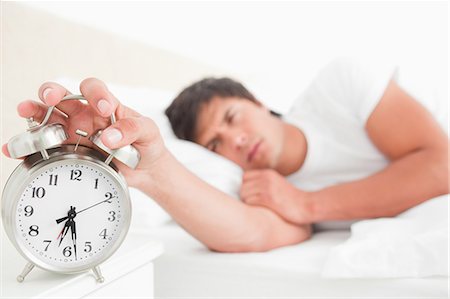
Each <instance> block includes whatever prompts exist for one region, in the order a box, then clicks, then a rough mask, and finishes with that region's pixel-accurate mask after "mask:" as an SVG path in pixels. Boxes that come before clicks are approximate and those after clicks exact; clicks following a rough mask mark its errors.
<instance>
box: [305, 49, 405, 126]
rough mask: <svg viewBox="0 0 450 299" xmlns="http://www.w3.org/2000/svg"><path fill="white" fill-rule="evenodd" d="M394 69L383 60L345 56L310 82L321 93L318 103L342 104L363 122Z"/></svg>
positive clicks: (376, 102)
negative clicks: (320, 99) (321, 99)
mask: <svg viewBox="0 0 450 299" xmlns="http://www.w3.org/2000/svg"><path fill="white" fill-rule="evenodd" d="M397 73H398V72H397V67H395V66H394V65H391V64H389V63H386V62H379V61H367V60H366V61H362V60H358V59H354V58H346V57H345V58H338V59H336V60H334V61H332V62H331V63H329V64H328V65H327V66H325V67H324V68H323V69H322V70H321V71H320V72H319V74H318V76H317V77H316V78H315V80H314V82H313V85H314V88H315V89H316V91H317V92H318V93H319V94H321V96H322V97H323V101H320V102H322V103H321V104H324V105H326V104H332V105H336V106H340V107H343V108H344V109H346V110H347V111H349V113H351V114H352V115H353V116H354V117H356V118H357V119H358V121H360V122H361V123H363V124H365V123H366V122H367V119H368V118H369V116H370V115H371V113H372V111H373V110H374V109H375V107H376V105H377V104H378V102H379V101H380V100H381V98H382V96H383V94H384V92H385V90H386V87H387V85H388V83H389V81H390V80H391V79H394V80H396V79H397V76H398V74H397ZM330 101H331V102H332V103H330ZM320 102H318V104H319V103H320ZM327 102H328V103H327Z"/></svg>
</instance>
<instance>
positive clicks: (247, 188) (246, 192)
mask: <svg viewBox="0 0 450 299" xmlns="http://www.w3.org/2000/svg"><path fill="white" fill-rule="evenodd" d="M259 187H260V186H259V183H258V182H257V181H251V182H245V183H243V184H242V186H241V189H240V191H239V196H240V197H241V199H243V198H246V197H249V196H252V195H257V194H260V193H261V188H259Z"/></svg>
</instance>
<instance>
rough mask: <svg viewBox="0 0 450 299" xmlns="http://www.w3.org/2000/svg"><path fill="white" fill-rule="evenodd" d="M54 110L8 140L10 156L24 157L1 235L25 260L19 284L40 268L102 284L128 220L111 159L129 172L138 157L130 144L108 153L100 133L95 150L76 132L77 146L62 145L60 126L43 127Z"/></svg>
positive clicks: (6, 201) (10, 187)
mask: <svg viewBox="0 0 450 299" xmlns="http://www.w3.org/2000/svg"><path fill="white" fill-rule="evenodd" d="M63 100H64V101H65V100H84V98H83V97H82V96H67V97H65V98H64V99H63ZM53 109H54V106H52V107H49V109H48V110H47V114H46V116H45V118H44V120H43V121H42V123H41V124H38V123H36V122H35V121H33V120H31V119H29V120H28V125H29V128H28V131H27V132H25V133H22V134H20V135H18V136H15V137H13V138H12V139H11V140H10V141H9V142H8V150H9V153H10V155H11V157H12V158H21V157H25V159H24V161H23V162H22V163H21V164H20V165H19V166H18V167H17V168H16V169H15V170H14V172H13V173H12V174H11V176H10V177H9V179H8V181H7V183H6V185H5V188H4V190H3V196H2V219H3V225H4V228H5V231H6V233H7V235H8V237H9V239H10V240H11V242H12V243H13V244H14V246H15V247H16V249H17V250H18V251H19V252H20V253H21V254H22V256H23V257H24V258H25V259H26V260H28V264H27V265H26V266H25V268H24V269H23V271H22V273H21V274H20V275H19V276H18V277H17V280H18V281H19V282H22V281H23V280H24V278H25V276H26V275H27V274H28V273H29V272H30V271H31V270H32V269H33V267H34V266H38V267H40V268H42V269H45V270H48V271H52V272H58V273H77V272H82V271H86V270H89V269H92V270H93V272H94V275H95V277H96V279H97V281H98V282H103V281H104V278H103V276H102V274H101V272H100V268H99V265H100V264H101V263H102V262H104V261H105V260H106V259H108V258H109V257H110V256H111V255H112V254H113V253H114V252H115V251H116V250H117V249H118V247H119V246H120V244H121V243H122V241H123V240H124V238H125V236H126V234H127V231H128V228H129V225H130V220H131V203H130V197H129V193H128V187H127V184H126V182H125V179H124V178H123V176H122V175H121V174H120V173H119V172H118V168H117V167H116V166H115V165H114V164H113V163H112V159H113V158H116V159H117V160H119V161H120V162H122V163H124V164H126V165H127V166H129V167H131V168H135V167H136V166H137V164H138V163H139V159H140V156H139V152H138V151H137V150H136V149H135V148H134V147H133V146H131V145H129V146H126V147H122V148H120V149H117V150H110V149H108V148H107V147H106V146H105V145H104V144H103V143H102V142H101V140H100V135H101V131H99V132H97V133H95V134H93V135H92V136H90V137H89V138H90V140H91V141H92V142H93V143H94V144H95V145H96V146H98V147H99V148H100V149H101V150H96V149H92V148H88V147H85V146H79V142H80V139H81V138H86V137H88V136H87V133H85V132H83V131H81V130H77V131H76V134H78V135H79V138H78V142H77V144H76V145H63V142H64V141H65V140H66V139H67V134H66V132H65V130H64V128H63V126H62V125H61V124H57V123H53V124H47V122H48V120H49V118H50V115H51V113H52V111H53ZM111 122H112V123H113V122H115V117H114V114H113V115H112V116H111Z"/></svg>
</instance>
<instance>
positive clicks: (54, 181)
mask: <svg viewBox="0 0 450 299" xmlns="http://www.w3.org/2000/svg"><path fill="white" fill-rule="evenodd" d="M57 183H58V175H57V174H51V175H50V181H49V182H48V184H49V185H50V186H51V185H53V186H56V184H57Z"/></svg>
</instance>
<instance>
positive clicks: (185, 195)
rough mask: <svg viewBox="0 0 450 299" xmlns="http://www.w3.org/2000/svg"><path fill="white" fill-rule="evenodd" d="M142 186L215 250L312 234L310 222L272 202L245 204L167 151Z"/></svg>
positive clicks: (258, 247)
mask: <svg viewBox="0 0 450 299" xmlns="http://www.w3.org/2000/svg"><path fill="white" fill-rule="evenodd" d="M138 187H139V189H141V190H142V191H144V192H145V193H146V194H148V195H149V196H151V197H152V198H153V199H154V200H155V201H157V202H158V204H159V205H160V206H161V207H163V208H164V209H165V210H166V211H167V212H168V213H169V214H170V215H171V216H172V217H173V218H174V219H175V221H176V222H177V223H178V224H180V225H181V226H182V227H183V228H184V229H186V230H187V231H188V232H189V233H190V234H191V235H193V236H194V237H195V238H197V239H198V240H200V241H201V242H202V243H204V244H205V245H206V246H207V247H208V248H210V249H212V250H215V251H222V252H243V251H266V250H270V249H273V248H277V247H280V246H285V245H292V244H296V243H299V242H302V241H304V240H306V239H308V238H309V237H310V235H311V228H310V225H297V224H293V223H289V222H286V221H285V220H284V219H283V218H281V217H280V216H278V215H277V214H276V213H274V212H273V211H271V210H270V209H268V208H265V207H259V206H250V205H246V204H244V203H242V202H240V201H237V200H235V199H233V198H231V197H230V196H228V195H227V194H225V193H223V192H221V191H219V190H218V189H216V188H214V187H212V186H211V185H209V184H207V183H206V182H204V181H203V180H201V179H200V178H198V177H197V176H195V175H194V174H193V173H191V172H190V171H189V170H187V169H186V168H185V167H184V166H183V165H182V164H180V163H179V162H178V161H177V160H176V159H175V158H174V157H173V156H172V155H171V154H170V153H169V152H167V153H166V155H165V156H164V157H162V158H161V159H160V160H159V161H157V162H156V163H155V166H154V167H153V168H152V169H151V173H149V174H148V175H147V176H146V177H145V179H143V180H142V183H141V184H140V186H138Z"/></svg>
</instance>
